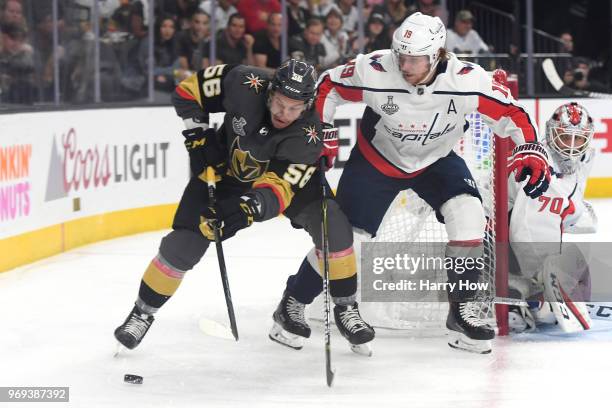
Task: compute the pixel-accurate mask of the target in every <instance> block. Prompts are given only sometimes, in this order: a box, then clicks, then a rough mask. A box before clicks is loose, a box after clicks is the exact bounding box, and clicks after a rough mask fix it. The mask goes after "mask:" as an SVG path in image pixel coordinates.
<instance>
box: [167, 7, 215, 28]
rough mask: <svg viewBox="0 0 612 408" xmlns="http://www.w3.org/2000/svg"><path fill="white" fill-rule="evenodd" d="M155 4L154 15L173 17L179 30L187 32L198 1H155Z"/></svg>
mask: <svg viewBox="0 0 612 408" xmlns="http://www.w3.org/2000/svg"><path fill="white" fill-rule="evenodd" d="M155 4H157V8H158V12H157V13H156V15H159V14H170V15H173V16H175V17H176V19H177V21H178V28H179V30H188V29H189V27H191V17H192V16H193V14H194V13H195V12H196V10H198V4H199V0H156V2H155ZM209 15H210V14H209Z"/></svg>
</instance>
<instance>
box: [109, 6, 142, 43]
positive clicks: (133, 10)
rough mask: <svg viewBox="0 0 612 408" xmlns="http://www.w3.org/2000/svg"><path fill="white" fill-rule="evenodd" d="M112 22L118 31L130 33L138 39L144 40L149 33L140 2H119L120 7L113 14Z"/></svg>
mask: <svg viewBox="0 0 612 408" xmlns="http://www.w3.org/2000/svg"><path fill="white" fill-rule="evenodd" d="M111 20H112V23H113V26H114V29H115V30H116V31H120V32H124V33H130V34H132V35H134V37H136V38H144V37H145V35H146V33H147V31H146V29H145V27H144V9H143V5H142V2H140V1H132V0H119V7H117V9H116V10H115V11H114V12H113V15H112V17H111Z"/></svg>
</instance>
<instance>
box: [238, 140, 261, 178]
mask: <svg viewBox="0 0 612 408" xmlns="http://www.w3.org/2000/svg"><path fill="white" fill-rule="evenodd" d="M268 164H270V161H269V160H264V161H262V160H257V159H256V158H254V157H253V156H252V155H251V152H250V151H248V150H246V151H245V150H242V149H241V148H240V143H239V142H238V139H236V140H235V141H234V144H233V146H232V160H231V166H230V170H231V172H232V174H233V175H234V176H235V177H236V178H237V179H238V180H240V181H243V182H249V181H253V180H255V179H257V178H259V177H261V176H262V175H263V174H264V173H265V172H266V171H267V170H268Z"/></svg>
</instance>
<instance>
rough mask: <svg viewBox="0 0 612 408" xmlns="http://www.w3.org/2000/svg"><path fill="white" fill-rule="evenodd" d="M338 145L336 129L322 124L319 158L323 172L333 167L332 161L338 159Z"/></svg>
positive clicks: (327, 124)
mask: <svg viewBox="0 0 612 408" xmlns="http://www.w3.org/2000/svg"><path fill="white" fill-rule="evenodd" d="M338 144H339V142H338V128H335V127H332V125H330V124H329V123H323V149H322V150H321V156H320V157H321V160H322V161H323V166H324V168H325V171H327V170H329V169H331V168H333V167H334V159H335V158H336V157H338Z"/></svg>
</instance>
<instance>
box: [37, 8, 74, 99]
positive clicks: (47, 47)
mask: <svg viewBox="0 0 612 408" xmlns="http://www.w3.org/2000/svg"><path fill="white" fill-rule="evenodd" d="M58 5H59V7H58V21H57V28H58V34H59V36H60V38H59V44H60V45H59V48H58V57H59V60H60V70H61V69H62V68H63V66H64V62H65V60H64V54H65V52H66V50H65V48H64V47H63V45H61V44H63V43H64V41H63V31H64V9H63V7H61V5H62V3H61V2H60V3H59V4H58ZM30 6H31V7H32V8H31V12H32V18H33V22H34V31H33V32H32V33H31V43H32V48H33V49H34V67H35V70H36V73H35V77H36V83H37V86H38V87H39V88H40V93H41V96H42V100H43V101H49V100H53V92H54V89H53V81H54V61H53V17H52V10H51V2H41V1H36V2H33V3H31V4H30Z"/></svg>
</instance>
